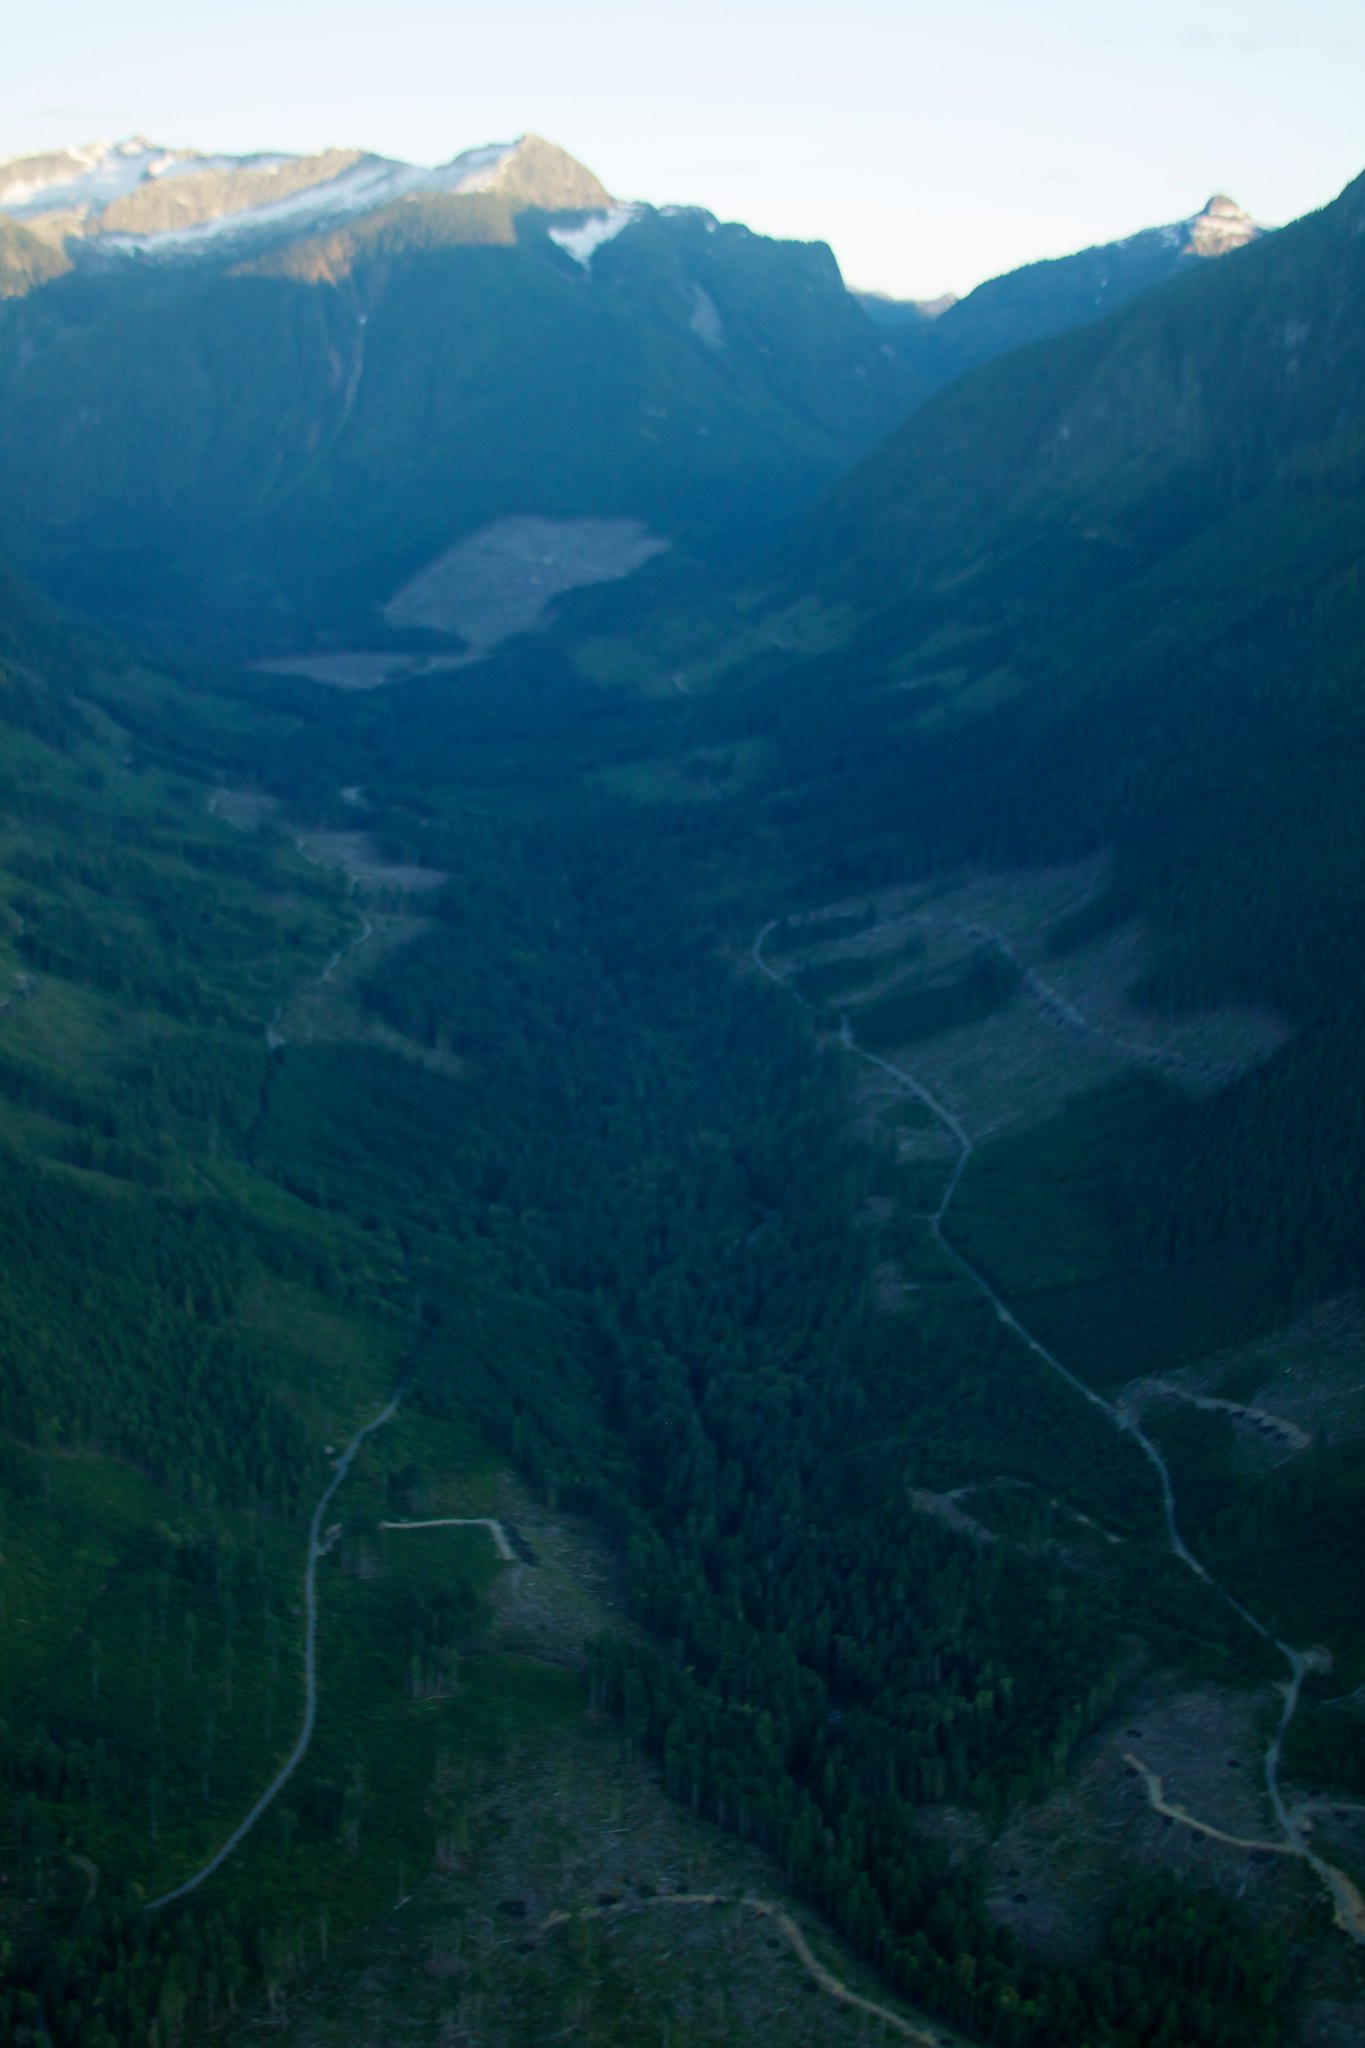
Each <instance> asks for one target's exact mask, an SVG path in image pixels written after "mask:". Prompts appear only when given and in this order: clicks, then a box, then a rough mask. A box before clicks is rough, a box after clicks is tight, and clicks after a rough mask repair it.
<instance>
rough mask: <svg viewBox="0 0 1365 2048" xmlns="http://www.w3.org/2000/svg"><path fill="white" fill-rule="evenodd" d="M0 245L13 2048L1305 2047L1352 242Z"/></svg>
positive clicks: (1350, 1209)
mask: <svg viewBox="0 0 1365 2048" xmlns="http://www.w3.org/2000/svg"><path fill="white" fill-rule="evenodd" d="M87 159H88V160H87ZM7 178H8V184H6V179H7ZM7 190H9V191H10V194H11V199H12V202H13V206H14V233H13V235H12V237H10V238H9V239H7V240H5V241H3V242H0V265H6V266H8V267H7V268H4V269H3V272H2V274H0V281H5V280H12V288H11V283H10V282H8V281H5V282H4V289H5V291H6V293H7V294H8V295H7V296H5V298H4V299H3V302H2V303H0V401H3V403H2V404H0V486H3V490H0V546H3V547H5V548H7V549H9V550H10V551H11V552H12V553H13V554H14V555H15V556H16V558H17V559H18V561H19V564H20V568H21V570H22V571H23V572H25V573H27V574H28V575H30V576H32V577H33V578H34V579H35V582H34V583H33V584H29V583H26V582H25V581H23V580H22V577H21V575H19V574H15V575H13V576H11V574H10V572H8V571H3V572H0V983H3V986H4V987H5V989H6V991H7V992H8V993H7V995H6V996H5V997H4V998H3V999H0V1153H2V1154H3V1158H4V1164H5V1173H4V1174H3V1175H0V1644H3V1649H4V1655H3V1659H0V1778H3V1783H4V1793H5V1796H4V1802H3V1805H0V2040H3V2041H4V2042H5V2043H7V2044H8V2043H11V2042H12V2043H13V2044H14V2048H124V2044H133V2043H137V2044H139V2048H142V2044H146V2048H180V2044H182V2043H188V2042H198V2041H201V2040H203V2041H223V2042H224V2043H228V2044H236V2043H241V2042H245V2041H247V2040H249V2039H255V2038H257V2036H258V2035H259V2033H260V2032H262V2031H264V2030H268V2031H270V2032H272V2033H275V2034H277V2035H278V2036H280V2037H281V2038H283V2039H284V2040H285V2041H286V2042H289V2043H291V2044H294V2048H369V2044H373V2043H376V2042H380V2041H382V2042H384V2043H385V2044H393V2048H406V2044H411V2048H419V2044H429V2043H430V2044H442V2048H460V2044H468V2048H519V2044H520V2043H522V2042H525V2041H530V2040H537V2041H538V2040H541V2039H545V2040H549V2039H564V2040H566V2041H570V2042H580V2043H584V2044H596V2048H712V2044H714V2048H721V2044H722V2043H729V2042H733V2041H734V2040H736V2039H740V2038H742V2039H744V2040H746V2041H748V2040H752V2041H754V2042H755V2043H756V2044H758V2048H765V2044H767V2043H770V2042H771V2043H773V2044H777V2043H782V2044H787V2048H804V2044H809V2048H817V2044H818V2048H827V2044H831V2048H841V2044H843V2043H845V2042H847V2043H848V2044H849V2048H854V2044H855V2043H862V2042H865V2041H867V2040H869V2039H875V2038H886V2039H901V2040H906V2041H909V2042H912V2043H918V2044H920V2048H997V2044H1000V2048H1138V2044H1142V2048H1281V2044H1286V2048H1349V2043H1350V2042H1351V2041H1352V2040H1353V2039H1355V2038H1358V2035H1359V2031H1360V2027H1361V2025H1362V2015H1363V2014H1365V1956H1363V1955H1362V1953H1361V1950H1362V1948H1365V1830H1362V1826H1361V1816H1362V1813H1365V1806H1362V1797H1365V1734H1363V1733H1362V1731H1363V1730H1365V1719H1363V1718H1362V1699H1365V1639H1363V1638H1362V1635H1361V1629H1360V1621H1361V1613H1362V1607H1361V1593H1362V1581H1361V1576H1360V1571H1359V1559H1360V1557H1361V1555H1362V1549H1361V1537H1362V1533H1363V1532H1365V1523H1363V1522H1362V1514H1363V1513H1365V1484H1362V1479H1361V1474H1360V1469H1359V1446H1360V1441H1361V1436H1362V1432H1363V1431H1365V1374H1363V1372H1362V1362H1361V1361H1362V1357H1363V1356H1365V1352H1362V1327H1363V1326H1362V1314H1361V1299H1362V1287H1365V1267H1362V1255H1361V1241H1360V1233H1359V1201H1358V1196H1359V1165H1360V1158H1361V1146H1362V1142H1363V1141H1365V1075H1363V1072H1362V1067H1361V1061H1360V1045H1361V1042H1362V1030H1363V1029H1365V1013H1362V999H1361V988H1362V986H1363V985H1365V984H1363V983H1362V979H1361V967H1362V959H1361V931H1362V929H1363V928H1365V927H1362V923H1361V910H1362V907H1365V868H1363V867H1362V860H1361V846H1360V838H1359V797H1360V789H1361V769H1362V751H1361V749H1362V739H1363V738H1365V729H1362V725H1361V707H1362V704H1365V698H1362V696H1361V692H1360V681H1361V677H1360V647H1361V645H1362V644H1365V643H1363V642H1362V628H1363V627H1365V595H1363V593H1365V575H1363V574H1362V568H1363V567H1365V515H1363V514H1362V506H1365V498H1363V497H1362V482H1363V481H1365V469H1362V450H1365V427H1363V426H1362V422H1365V384H1363V383H1362V380H1361V368H1360V365H1361V360H1362V358H1361V356H1360V352H1359V350H1358V349H1357V348H1356V347H1355V346H1354V341H1355V340H1356V339H1357V338H1358V336H1359V333H1360V331H1361V324H1362V321H1365V267H1363V261H1365V259H1362V254H1361V251H1362V249H1365V240H1363V239H1362V237H1361V234H1360V232H1359V230H1360V227H1361V224H1362V207H1363V206H1365V196H1363V190H1365V188H1362V185H1361V183H1360V181H1357V183H1356V184H1355V185H1353V186H1350V187H1348V188H1347V190H1346V191H1345V192H1344V193H1343V194H1342V196H1341V198H1340V199H1339V200H1337V201H1336V202H1335V203H1334V205H1333V206H1330V207H1328V208H1326V209H1324V210H1323V211H1322V212H1321V213H1319V214H1316V215H1312V216H1309V217H1307V218H1306V219H1304V220H1302V221H1300V222H1298V223H1296V224H1294V225H1292V226H1290V227H1288V228H1285V229H1282V230H1278V231H1277V232H1276V233H1275V234H1273V235H1272V234H1259V233H1257V232H1255V231H1254V228H1253V224H1252V223H1251V222H1250V220H1249V219H1248V218H1247V217H1246V216H1245V215H1242V214H1241V212H1240V210H1239V209H1237V208H1235V207H1233V206H1232V204H1231V202H1228V201H1221V200H1220V201H1215V202H1213V203H1212V204H1211V205H1210V207H1209V208H1208V209H1206V211H1205V212H1204V213H1203V214H1200V215H1198V216H1195V217H1194V218H1193V219H1192V220H1191V221H1189V222H1186V223H1184V224H1183V225H1182V226H1181V227H1180V228H1179V230H1171V229H1168V230H1161V229H1153V230H1151V231H1150V232H1149V234H1147V235H1140V236H1136V237H1133V238H1131V239H1130V241H1128V242H1125V243H1114V244H1109V245H1105V246H1104V247H1103V248H1101V249H1098V250H1090V251H1083V252H1081V254H1080V255H1079V256H1077V257H1074V258H1067V259H1061V260H1060V261H1059V262H1058V263H1055V264H1047V265H1040V266H1031V267H1030V269H1029V270H1026V271H1023V272H1016V273H1012V274H1011V276H1010V277H1007V278H1005V279H1000V280H995V281H994V284H995V287H996V288H995V289H992V288H990V287H983V288H982V292H981V293H980V294H973V295H972V296H971V297H970V298H965V299H963V300H962V301H960V302H958V305H957V306H954V307H951V308H949V309H947V310H944V311H941V312H939V313H938V314H937V315H936V316H935V317H934V318H933V319H932V321H931V319H930V316H929V315H928V314H926V313H919V312H917V313H916V314H915V317H914V318H913V319H911V318H909V317H908V316H907V317H904V318H901V317H899V315H898V316H897V317H896V318H895V319H892V318H891V317H890V315H889V314H888V313H887V311H886V309H885V308H883V309H882V310H881V312H880V313H878V312H877V311H876V309H874V310H873V312H871V313H870V312H869V311H868V310H867V308H866V307H865V306H864V305H863V304H862V303H861V302H860V300H859V299H858V297H857V296H855V295H854V294H852V293H850V292H849V291H847V290H846V289H845V286H844V283H843V280H842V278H841V277H840V276H839V273H838V270H837V266H835V264H834V262H833V258H832V256H831V255H830V253H829V251H828V249H827V248H825V247H824V245H823V244H814V243H795V242H779V241H777V240H775V239H770V238H765V237H763V236H757V235H751V234H750V233H749V232H748V230H746V229H743V228H740V227H738V226H737V225H735V224H733V223H725V222H721V221H719V220H718V219H717V218H716V217H715V216H714V215H711V214H710V213H708V212H706V211H705V210H704V209H701V208H697V207H686V206H677V207H672V206H670V207H658V208H656V207H649V206H645V205H643V204H639V205H637V204H634V203H632V204H629V205H622V204H620V203H619V202H616V201H614V200H613V199H612V198H611V196H610V195H609V194H608V193H607V191H606V189H605V187H603V186H602V185H601V184H600V183H599V182H598V181H597V180H596V179H595V178H594V177H593V175H592V174H591V173H589V172H587V171H586V170H585V169H584V167H583V166H581V165H578V164H577V163H576V162H575V161H574V160H573V159H572V158H569V157H567V156H566V155H565V154H564V153H563V152H562V151H558V150H556V149H554V148H553V146H552V145H549V144H546V143H543V142H541V141H540V140H539V139H538V138H535V137H526V138H523V139H522V140H521V141H520V142H518V143H516V144H507V145H491V146H490V147H489V148H488V149H487V150H484V149H477V150H473V151H468V152H465V153H463V154H462V155H460V156H458V157H456V158H455V159H453V160H452V161H451V162H450V163H449V164H447V165H445V166H443V167H442V168H441V170H439V171H432V172H429V173H428V172H425V171H421V170H420V168H419V167H417V166H413V165H408V164H405V163H400V162H399V161H398V160H397V159H391V158H387V157H380V156H377V155H375V154H373V153H370V152H364V151H341V152H330V151H329V152H326V153H323V154H322V155H317V156H310V157H298V158H295V157H286V156H279V157H273V156H272V157H269V158H265V157H252V158H250V159H245V158H242V159H239V158H231V159H223V160H221V161H220V160H218V159H212V160H211V159H209V158H207V157H200V156H197V155H195V154H194V153H193V152H179V151H171V152H166V151H161V150H160V149H159V148H157V147H155V146H154V145H151V144H146V143H143V142H138V143H136V144H130V145H127V146H124V147H123V148H122V149H114V150H107V151H104V152H103V153H101V152H100V151H99V150H91V151H86V152H71V153H67V154H66V155H64V156H62V157H60V159H57V158H54V159H53V160H51V161H48V160H47V159H42V160H37V159H35V160H33V161H31V162H28V161H26V162H25V164H23V165H21V166H19V167H16V166H14V165H10V166H7V167H5V166H0V207H3V205H4V204H5V199H4V194H5V192H6V191H7ZM15 191H18V192H19V193H20V195H21V196H20V197H19V198H18V199H14V198H13V194H14V192H15ZM129 238H132V240H135V241H136V242H137V244H138V249H139V251H140V253H139V254H138V255H137V260H136V261H134V260H133V251H132V249H131V246H125V242H127V241H128V239H129ZM31 244H33V245H36V247H37V249H38V250H40V251H45V252H47V257H50V258H52V259H53V260H52V261H51V262H48V261H47V260H46V258H45V259H44V260H39V256H38V255H36V254H35V253H34V247H33V246H30V245H31ZM1035 272H1036V273H1037V274H1035ZM1111 277H1112V280H1113V285H1112V290H1111V289H1110V284H1109V280H1110V278H1111ZM1097 280H1099V282H1097ZM1106 294H1107V296H1106ZM973 299H975V300H976V304H975V306H973V303H972V301H973ZM902 311H903V309H902ZM930 327H932V330H933V336H936V337H937V338H936V339H934V338H931V335H930V331H929V330H930ZM357 333H359V334H361V335H362V336H363V356H362V354H361V353H359V352H358V351H357V346H356V335H357ZM955 336H956V337H957V338H956V339H954V337H955ZM888 337H890V338H888ZM1291 363H1292V368H1291V367H1290V365H1291ZM935 364H937V366H938V367H937V368H935V367H934V365H935ZM39 586H41V588H40V587H39ZM63 605H65V606H67V607H70V609H67V610H63V609H61V606H63Z"/></svg>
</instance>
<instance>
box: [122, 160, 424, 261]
mask: <svg viewBox="0 0 1365 2048" xmlns="http://www.w3.org/2000/svg"><path fill="white" fill-rule="evenodd" d="M431 176H432V173H431V172H429V171H422V170H419V169H418V168H417V167H416V166H415V165H412V164H394V163H388V162H386V161H385V160H383V159H382V158H381V159H374V158H371V159H370V160H369V161H368V162H362V163H358V164H356V165H355V166H354V167H353V168H352V169H351V170H349V171H343V172H342V173H341V175H340V177H336V178H329V179H328V180H327V181H326V182H325V183H324V184H320V185H308V186H305V188H304V189H303V190H302V191H301V192H292V193H290V195H289V196H288V198H286V199H279V200H275V201H274V202H273V203H272V204H270V205H268V206H252V207H247V208H245V209H244V210H243V211H241V212H240V213H225V214H221V215H219V217H218V218H217V219H216V220H206V221H198V222H196V223H195V224H194V225H193V226H192V227H185V228H167V229H164V230H162V231H160V232H159V233H156V234H145V235H120V234H112V235H102V236H101V237H100V247H101V248H104V249H109V250H113V251H116V252H118V253H120V254H124V255H137V256H171V257H175V256H194V255H197V254H199V253H201V252H202V253H205V254H207V253H210V252H212V253H214V254H221V253H222V252H223V250H224V249H225V248H230V247H231V246H232V245H233V244H236V243H241V244H242V245H244V246H246V247H250V246H251V245H253V244H255V243H258V242H259V241H261V240H262V239H263V238H270V237H273V236H274V235H275V234H277V233H278V232H279V231H280V230H283V231H284V232H285V233H286V234H289V235H293V234H297V233H300V232H310V231H314V230H320V229H323V228H329V227H339V226H341V225H343V224H344V223H345V222H346V221H348V220H354V219H355V218H356V217H357V216H358V215H360V214H363V213H372V212H373V211H374V209H375V208H376V207H378V206H384V205H387V204H388V203H389V201H390V200H394V199H402V198H404V197H406V195H407V194H408V193H410V192H414V191H417V190H419V189H423V188H424V186H425V187H426V189H430V188H429V186H426V181H428V180H429V179H430V178H431ZM437 189H439V188H437Z"/></svg>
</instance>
